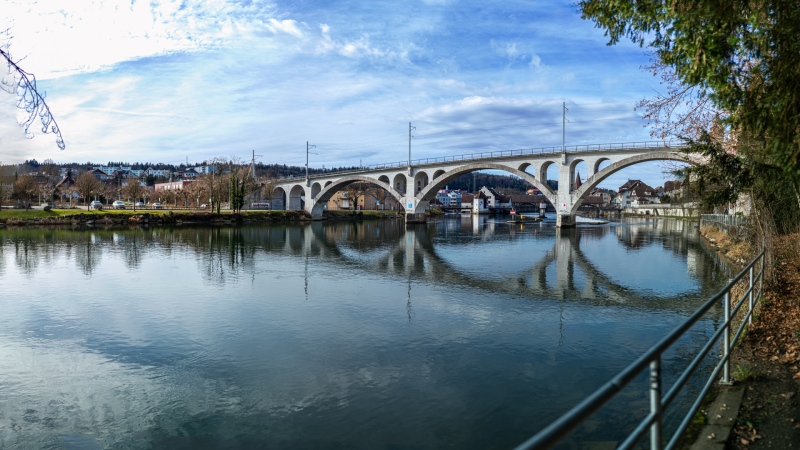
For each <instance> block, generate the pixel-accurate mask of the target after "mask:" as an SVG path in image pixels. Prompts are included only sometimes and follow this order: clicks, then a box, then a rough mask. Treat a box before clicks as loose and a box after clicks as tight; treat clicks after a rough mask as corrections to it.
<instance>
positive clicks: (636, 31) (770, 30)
mask: <svg viewBox="0 0 800 450" xmlns="http://www.w3.org/2000/svg"><path fill="white" fill-rule="evenodd" d="M578 5H579V7H580V9H581V11H582V13H583V17H584V18H587V19H591V20H593V21H594V22H595V24H596V25H597V26H598V27H600V28H604V29H605V30H606V35H607V36H609V39H610V42H609V43H610V44H615V43H617V42H619V40H620V39H623V38H628V39H631V40H632V41H633V42H636V43H638V44H640V45H647V46H648V47H650V48H651V49H652V50H653V51H655V54H656V56H657V57H658V59H659V60H660V61H661V62H662V63H663V64H664V65H666V66H668V67H670V68H671V69H672V70H673V71H674V74H675V76H676V77H677V79H678V80H679V81H680V83H682V84H683V85H685V86H690V87H694V88H696V89H697V95H698V96H699V97H700V98H706V97H707V98H709V99H710V100H711V101H712V102H713V104H714V106H715V107H716V108H717V109H719V110H722V111H725V112H727V114H728V116H727V118H726V123H727V125H728V126H730V127H731V129H733V130H735V131H736V132H737V133H740V134H741V135H744V136H746V137H747V138H748V139H754V140H758V141H760V142H761V143H762V145H760V146H759V148H758V150H760V151H762V152H763V154H762V155H759V157H763V158H765V159H766V160H769V161H771V162H773V163H774V164H776V165H777V166H779V167H780V168H781V169H782V170H783V171H784V172H785V173H786V175H788V176H789V177H790V178H791V179H792V182H793V183H794V185H795V191H796V192H797V191H800V189H798V186H800V183H798V180H800V140H798V137H797V135H798V129H800V89H798V85H797V80H798V75H800V39H797V36H800V6H798V3H797V2H796V1H794V0H733V1H718V0H717V1H699V0H670V1H663V0H582V1H580V2H579V3H578ZM751 150H752V149H751Z"/></svg>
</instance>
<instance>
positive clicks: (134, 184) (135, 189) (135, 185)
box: [122, 178, 147, 211]
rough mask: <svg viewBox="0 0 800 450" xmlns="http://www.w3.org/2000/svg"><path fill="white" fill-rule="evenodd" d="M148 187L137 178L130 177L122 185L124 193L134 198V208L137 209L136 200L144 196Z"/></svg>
mask: <svg viewBox="0 0 800 450" xmlns="http://www.w3.org/2000/svg"><path fill="white" fill-rule="evenodd" d="M146 191H147V189H146V188H145V187H144V186H142V184H141V183H140V182H139V180H138V179H136V178H128V180H127V181H126V182H125V185H124V186H122V195H124V196H125V197H127V198H130V199H132V200H133V210H134V211H136V202H137V201H139V199H141V198H143V197H144V194H145V192H146Z"/></svg>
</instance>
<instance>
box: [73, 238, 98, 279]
mask: <svg viewBox="0 0 800 450" xmlns="http://www.w3.org/2000/svg"><path fill="white" fill-rule="evenodd" d="M94 241H98V243H97V244H95V243H94ZM99 244H100V242H99V236H98V237H95V235H94V234H93V233H85V234H84V235H83V239H78V240H76V242H75V246H74V248H75V264H76V265H77V266H78V268H79V269H80V270H81V271H82V272H83V274H84V275H91V274H92V272H94V269H95V268H96V267H97V266H98V265H99V264H100V260H101V259H102V255H103V250H102V246H101V245H99Z"/></svg>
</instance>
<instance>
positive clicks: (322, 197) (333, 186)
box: [311, 175, 403, 219]
mask: <svg viewBox="0 0 800 450" xmlns="http://www.w3.org/2000/svg"><path fill="white" fill-rule="evenodd" d="M384 178H386V177H381V178H379V179H376V178H372V177H368V176H363V175H350V176H347V177H344V178H340V179H338V180H336V181H334V182H329V183H327V184H326V185H325V187H324V188H323V189H322V190H321V191H320V192H319V194H318V195H316V196H315V197H314V199H313V201H314V207H313V208H312V209H311V217H312V218H314V219H317V218H320V217H322V211H324V210H325V205H326V204H327V203H328V200H330V199H331V197H333V194H335V193H336V192H338V191H340V190H342V189H343V188H344V187H346V186H347V185H350V184H353V183H358V182H362V183H369V184H373V185H375V186H378V187H380V188H382V189H384V190H385V191H386V192H388V193H389V195H391V196H392V197H394V198H395V199H397V201H398V203H403V195H402V194H400V193H399V192H397V191H396V190H395V189H393V188H392V186H391V185H389V184H388V183H386V182H385V181H384V180H383V179H384Z"/></svg>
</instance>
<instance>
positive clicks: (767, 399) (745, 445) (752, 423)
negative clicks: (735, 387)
mask: <svg viewBox="0 0 800 450" xmlns="http://www.w3.org/2000/svg"><path fill="white" fill-rule="evenodd" d="M701 234H702V235H703V236H704V237H705V238H706V239H707V241H708V242H709V243H710V244H711V245H712V246H713V247H715V248H716V249H717V251H719V252H720V254H722V255H723V256H725V257H726V258H728V259H730V260H732V261H735V262H742V261H745V260H746V259H747V257H748V256H749V255H752V251H750V250H749V249H748V248H747V247H748V245H747V244H746V243H744V242H743V241H742V240H741V239H738V238H736V237H731V236H729V235H728V234H726V233H724V232H721V231H719V230H717V229H716V227H703V229H702V230H701ZM798 242H800V234H798V233H794V234H792V235H788V236H781V237H779V238H778V241H777V242H776V243H775V246H774V248H775V281H774V282H773V283H771V284H770V285H765V286H764V292H763V299H762V302H761V305H760V308H758V309H757V310H756V315H755V316H754V318H753V324H752V325H751V326H749V327H748V329H747V330H746V334H745V335H744V336H743V339H742V342H741V344H740V345H738V346H737V347H736V349H735V350H734V352H733V354H732V363H733V364H732V367H733V368H732V372H733V376H734V379H735V381H736V383H739V384H742V385H743V386H744V387H745V391H744V397H743V399H742V403H741V406H740V408H739V412H738V415H737V418H736V420H735V421H734V425H733V433H731V435H730V437H729V439H728V442H727V445H726V448H730V449H739V450H743V449H784V448H800V403H798V394H800V301H798V300H800V295H798V292H800V249H798ZM705 438H706V439H711V437H709V436H705ZM699 439H700V440H703V439H704V437H703V436H700V438H699Z"/></svg>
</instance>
